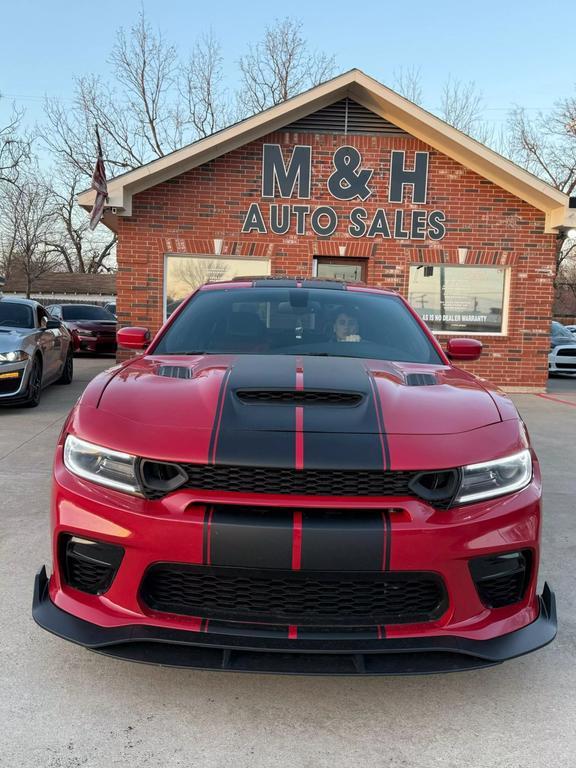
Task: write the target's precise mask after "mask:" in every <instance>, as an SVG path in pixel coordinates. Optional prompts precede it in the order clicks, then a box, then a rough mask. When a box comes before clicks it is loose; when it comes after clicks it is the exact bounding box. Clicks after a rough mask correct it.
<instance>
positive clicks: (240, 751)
mask: <svg viewBox="0 0 576 768" xmlns="http://www.w3.org/2000/svg"><path fill="white" fill-rule="evenodd" d="M112 362H113V361H111V360H102V359H82V360H77V361H76V378H75V381H74V383H73V384H72V385H71V386H69V387H58V386H54V387H51V388H50V389H48V390H46V391H45V392H44V396H43V400H42V403H41V405H40V407H39V408H37V409H35V410H31V411H30V410H28V411H27V410H24V409H8V410H4V411H1V412H0V507H1V513H0V585H1V586H0V609H1V617H2V620H1V621H0V766H2V767H4V766H6V767H7V768H20V767H22V768H24V767H26V768H28V766H30V767H32V766H33V767H34V768H78V767H80V766H89V768H92V767H95V768H96V767H100V766H106V767H107V768H108V767H109V766H122V767H123V768H126V767H131V766H138V768H146V767H147V766H159V767H161V768H176V767H178V768H184V767H185V768H190V766H195V768H196V767H199V766H202V768H203V767H204V766H209V767H210V768H221V767H223V766H229V765H234V768H245V767H246V768H248V766H250V767H251V768H253V767H254V766H267V768H272V766H282V767H283V768H284V767H285V766H291V767H292V768H294V767H299V766H303V767H306V768H308V767H310V768H312V767H314V768H323V767H324V766H326V767H328V766H331V767H332V766H352V765H354V766H386V767H387V768H388V767H393V768H396V767H398V768H432V766H443V767H446V768H452V767H453V768H464V767H465V766H474V768H483V767H484V766H486V767H488V766H490V768H536V767H538V766H549V765H551V766H554V767H555V768H564V766H565V767H566V768H568V767H569V766H570V768H573V766H574V764H575V757H574V756H575V754H576V732H575V730H576V729H575V723H576V696H575V695H574V691H575V690H576V664H575V659H576V590H575V589H574V567H575V562H576V519H575V509H574V506H575V503H574V500H575V498H576V471H575V465H576V450H575V448H574V442H575V437H576V379H568V378H564V379H554V380H552V381H551V382H550V389H549V392H548V395H547V396H545V397H542V396H536V395H517V396H515V401H516V402H517V404H518V406H519V408H520V410H521V412H522V414H523V417H524V419H525V421H526V422H527V424H528V427H529V430H530V433H531V436H532V439H533V441H534V443H535V446H536V449H537V451H538V453H539V456H540V460H541V463H542V468H543V474H544V482H545V510H546V517H545V523H544V543H543V555H542V566H541V576H542V578H543V579H544V578H545V579H546V580H548V581H549V582H550V583H551V585H552V586H553V588H554V589H555V591H556V596H557V600H558V612H559V622H560V629H559V634H558V638H557V640H556V641H555V643H554V644H552V645H551V646H548V647H547V648H545V649H544V650H542V651H540V652H538V653H536V654H533V655H531V656H527V657H524V658H521V659H517V660H515V661H511V662H508V663H507V664H505V665H502V666H499V667H494V668H491V669H487V670H484V671H477V672H466V673H458V674H452V675H444V676H432V677H414V678H365V679H357V678H305V677H280V676H255V675H241V674H231V673H211V672H194V671H185V670H178V669H163V668H158V667H149V666H144V665H137V664H130V663H127V662H122V661H118V660H114V659H109V658H105V657H103V656H99V655H97V654H94V653H89V652H88V651H85V650H83V649H81V648H79V647H76V646H73V645H71V644H68V643H65V642H64V641H61V640H59V639H57V638H55V637H52V636H51V635H48V634H47V633H45V632H43V631H42V630H40V629H39V628H38V627H36V625H35V624H34V622H33V620H32V617H31V610H30V609H31V600H32V584H33V579H34V574H35V572H36V570H37V569H38V567H39V566H40V565H42V564H43V563H49V562H50V552H49V519H48V500H49V488H50V466H51V462H52V454H53V447H54V444H55V441H56V438H57V435H58V432H59V430H60V427H61V425H62V422H63V420H64V417H65V415H66V413H67V411H68V410H69V408H70V406H71V405H72V403H73V402H74V400H75V399H76V398H77V397H78V395H79V394H80V392H81V391H82V389H83V388H84V386H85V385H86V383H87V382H88V381H89V379H90V378H91V377H92V376H94V375H95V374H96V373H97V372H98V371H99V370H102V369H103V368H105V367H107V366H108V365H110V364H112Z"/></svg>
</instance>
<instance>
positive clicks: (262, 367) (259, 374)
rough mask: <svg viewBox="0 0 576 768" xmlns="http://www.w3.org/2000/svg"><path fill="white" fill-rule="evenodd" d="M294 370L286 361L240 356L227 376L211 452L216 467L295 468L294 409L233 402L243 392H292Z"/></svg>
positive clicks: (290, 361)
mask: <svg viewBox="0 0 576 768" xmlns="http://www.w3.org/2000/svg"><path fill="white" fill-rule="evenodd" d="M295 383H296V365H295V362H294V358H293V357H290V356H287V355H279V356H268V355H240V356H239V357H238V358H237V360H236V361H235V363H234V366H233V368H232V370H231V374H230V378H229V381H228V386H227V388H226V392H225V396H224V402H223V406H222V418H221V420H220V430H219V434H218V440H217V443H216V448H215V461H216V463H217V464H232V465H244V466H259V467H293V466H294V464H295V457H296V438H295V424H296V411H295V409H294V408H291V407H286V406H282V405H280V406H279V405H277V404H274V403H272V404H270V403H266V404H263V403H258V404H246V403H243V402H242V401H241V400H239V399H238V397H237V396H236V392H237V390H241V389H246V388H252V389H253V388H254V387H257V388H259V389H260V388H261V389H264V390H265V389H294V387H295Z"/></svg>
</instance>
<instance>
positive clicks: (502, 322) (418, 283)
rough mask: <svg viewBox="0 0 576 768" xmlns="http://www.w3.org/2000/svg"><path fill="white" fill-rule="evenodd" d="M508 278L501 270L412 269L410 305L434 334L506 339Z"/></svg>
mask: <svg viewBox="0 0 576 768" xmlns="http://www.w3.org/2000/svg"><path fill="white" fill-rule="evenodd" d="M507 275H508V270H507V269H502V268H498V267H476V266H452V265H450V266H444V265H438V264H434V265H432V264H419V265H412V266H411V267H410V283H409V288H408V301H409V302H410V304H411V305H412V306H413V307H414V309H415V310H416V312H418V314H419V315H420V317H421V318H422V319H423V320H424V322H425V323H426V324H427V325H428V327H429V328H430V330H432V331H434V332H438V333H473V334H482V333H488V334H500V335H502V334H505V333H506V305H507V283H508V280H507Z"/></svg>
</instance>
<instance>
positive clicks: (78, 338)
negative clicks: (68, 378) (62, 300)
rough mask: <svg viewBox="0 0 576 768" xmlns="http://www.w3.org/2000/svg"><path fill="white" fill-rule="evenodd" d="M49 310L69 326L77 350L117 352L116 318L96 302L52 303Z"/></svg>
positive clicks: (53, 315)
mask: <svg viewBox="0 0 576 768" xmlns="http://www.w3.org/2000/svg"><path fill="white" fill-rule="evenodd" d="M46 309H47V310H48V312H49V313H50V314H51V315H52V317H55V318H56V319H57V320H60V321H62V322H63V323H64V325H65V326H66V327H67V328H68V330H69V331H70V333H71V334H72V338H73V339H74V351H75V352H93V353H99V352H115V351H116V327H117V323H116V318H115V317H114V315H112V314H111V313H110V312H108V310H106V309H104V307H98V306H96V305H95V304H51V305H50V306H49V307H46Z"/></svg>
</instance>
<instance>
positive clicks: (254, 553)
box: [209, 507, 293, 570]
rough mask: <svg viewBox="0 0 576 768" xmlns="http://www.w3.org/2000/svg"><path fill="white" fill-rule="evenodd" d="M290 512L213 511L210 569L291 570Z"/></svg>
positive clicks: (239, 508) (220, 509) (216, 509)
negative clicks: (212, 566) (212, 567)
mask: <svg viewBox="0 0 576 768" xmlns="http://www.w3.org/2000/svg"><path fill="white" fill-rule="evenodd" d="M292 521H293V514H292V510H282V509H267V508H266V509H261V510H259V509H258V508H257V507H214V511H213V514H212V520H211V524H210V559H209V563H210V565H214V566H216V565H218V566H229V567H234V568H280V569H283V570H290V569H291V568H292Z"/></svg>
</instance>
